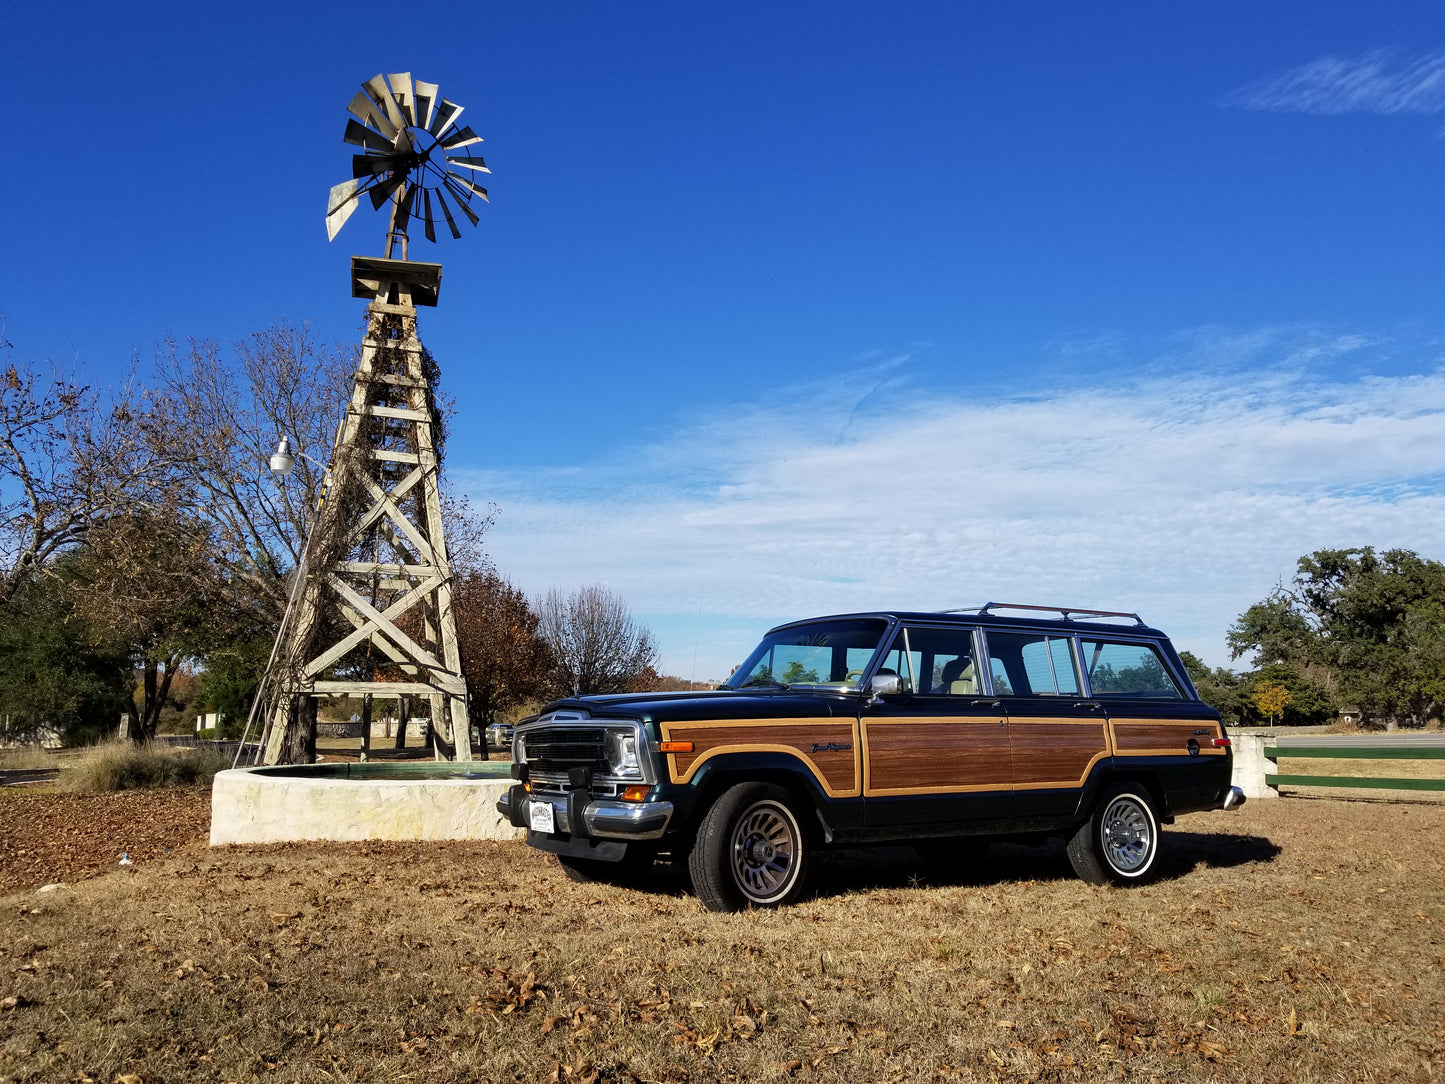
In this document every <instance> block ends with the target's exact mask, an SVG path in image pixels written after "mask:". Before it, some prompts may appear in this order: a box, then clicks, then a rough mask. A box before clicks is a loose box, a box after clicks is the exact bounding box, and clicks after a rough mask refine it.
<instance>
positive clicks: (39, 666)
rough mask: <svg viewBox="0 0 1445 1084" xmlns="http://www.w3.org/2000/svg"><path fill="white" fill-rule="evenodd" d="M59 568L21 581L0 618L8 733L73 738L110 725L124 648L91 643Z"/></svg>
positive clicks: (117, 703)
mask: <svg viewBox="0 0 1445 1084" xmlns="http://www.w3.org/2000/svg"><path fill="white" fill-rule="evenodd" d="M95 641H96V637H95V636H94V634H93V630H92V629H91V628H90V627H89V625H87V623H86V622H85V620H84V619H83V618H81V617H80V616H79V615H78V614H76V612H75V610H74V608H73V606H72V605H71V600H70V597H69V595H68V594H67V592H66V588H65V584H64V582H63V579H62V577H61V576H60V575H59V574H54V573H52V574H48V575H42V576H38V577H33V578H29V579H24V580H22V581H21V582H20V583H19V584H17V585H16V587H15V590H14V593H13V594H12V595H11V596H10V599H9V601H8V603H7V604H6V606H5V612H4V620H3V621H0V716H3V717H4V719H5V729H6V732H7V735H8V737H10V738H12V739H13V738H17V737H18V738H22V739H24V738H26V737H27V736H32V737H33V736H38V734H39V732H40V731H41V730H42V729H54V730H57V731H59V732H61V733H62V734H63V735H64V736H65V738H66V740H67V741H69V742H70V743H72V744H76V743H79V742H82V741H84V740H91V739H94V738H97V737H99V736H100V735H101V734H103V733H105V732H107V731H111V732H113V731H114V730H115V727H116V724H117V722H118V721H119V719H120V713H121V710H122V708H123V706H124V704H125V703H126V701H127V698H128V694H129V690H130V685H131V667H130V657H129V654H128V653H127V652H126V651H125V650H124V649H122V648H117V647H115V646H113V645H110V644H106V643H104V642H102V643H99V644H98V643H96V642H95Z"/></svg>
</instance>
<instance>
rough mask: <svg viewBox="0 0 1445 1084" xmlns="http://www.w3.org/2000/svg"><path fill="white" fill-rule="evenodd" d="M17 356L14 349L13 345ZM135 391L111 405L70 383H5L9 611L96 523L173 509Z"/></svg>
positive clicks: (0, 436)
mask: <svg viewBox="0 0 1445 1084" xmlns="http://www.w3.org/2000/svg"><path fill="white" fill-rule="evenodd" d="M7 347H8V344H7ZM144 438H145V425H144V419H143V418H142V417H140V416H139V414H138V412H137V410H136V409H135V404H134V402H133V399H132V396H131V394H130V392H129V389H128V388H127V389H122V390H121V391H120V392H119V393H118V394H117V395H116V396H115V397H114V398H112V399H108V400H107V399H103V398H102V397H101V396H99V395H98V394H96V393H95V392H93V391H91V389H89V388H87V387H84V386H82V385H79V384H77V383H75V382H73V381H71V380H69V379H67V378H65V377H64V376H61V375H58V374H52V375H49V376H46V375H43V374H42V373H41V371H40V370H39V369H37V368H36V367H34V366H29V365H16V364H9V365H8V366H7V367H6V369H5V371H4V373H3V375H0V606H3V605H4V604H5V602H6V601H8V600H9V598H10V596H11V595H12V594H13V593H14V591H15V588H16V586H17V585H18V584H19V583H21V582H22V581H24V580H25V579H27V578H28V577H31V576H34V575H35V574H36V573H38V572H39V571H40V570H41V569H42V568H44V567H45V565H46V564H47V562H49V561H50V560H51V559H52V558H53V557H55V556H56V555H57V554H59V553H61V552H63V551H64V550H66V549H68V548H69V547H71V546H73V545H75V544H76V543H77V542H79V541H80V540H81V539H83V538H84V537H85V536H86V533H87V532H88V531H90V530H91V529H92V528H93V527H94V526H95V525H96V524H97V523H101V522H104V521H105V520H106V519H107V518H108V517H110V516H113V515H116V514H118V513H120V512H123V511H125V510H128V509H132V508H136V507H159V506H160V505H162V504H164V502H165V500H166V499H167V498H166V487H165V485H164V483H163V481H162V475H163V464H162V463H160V462H158V461H157V460H156V459H155V458H154V457H153V456H152V455H150V454H149V451H148V449H147V448H146V443H145V439H144Z"/></svg>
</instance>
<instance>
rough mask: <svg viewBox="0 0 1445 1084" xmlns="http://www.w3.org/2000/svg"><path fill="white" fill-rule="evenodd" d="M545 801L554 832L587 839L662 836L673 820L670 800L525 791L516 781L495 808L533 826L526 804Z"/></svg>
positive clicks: (524, 825)
mask: <svg viewBox="0 0 1445 1084" xmlns="http://www.w3.org/2000/svg"><path fill="white" fill-rule="evenodd" d="M544 802H545V803H547V804H548V805H550V806H551V807H552V823H553V826H554V828H555V829H556V831H555V832H554V833H552V834H554V835H572V836H582V837H584V838H587V839H616V840H622V841H624V842H626V841H631V840H644V839H661V838H662V835H663V833H665V832H666V831H667V826H668V824H669V823H671V821H672V803H671V802H618V801H611V800H607V799H594V798H593V797H592V796H591V795H589V794H588V793H587V792H586V791H581V790H572V791H568V792H567V793H565V794H528V793H527V791H526V788H524V787H523V786H521V785H520V784H518V785H517V786H514V787H510V788H508V789H507V791H506V792H504V793H503V794H502V796H501V797H500V798H498V799H497V812H498V813H500V814H501V815H502V816H504V817H506V818H507V820H508V822H509V823H510V824H512V826H513V827H516V828H526V829H528V830H530V829H531V827H532V820H531V816H530V811H529V808H528V807H529V806H530V805H532V804H533V803H536V804H539V805H540V804H541V803H544Z"/></svg>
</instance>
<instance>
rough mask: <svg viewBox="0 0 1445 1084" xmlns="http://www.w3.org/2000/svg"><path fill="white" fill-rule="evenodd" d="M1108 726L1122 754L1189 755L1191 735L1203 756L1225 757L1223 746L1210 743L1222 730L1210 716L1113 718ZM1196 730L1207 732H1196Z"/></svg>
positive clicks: (1122, 755) (1117, 748)
mask: <svg viewBox="0 0 1445 1084" xmlns="http://www.w3.org/2000/svg"><path fill="white" fill-rule="evenodd" d="M1109 725H1110V726H1111V727H1112V728H1113V731H1114V749H1115V751H1116V752H1117V753H1118V755H1119V756H1121V757H1145V756H1186V755H1188V752H1189V739H1190V738H1193V739H1194V740H1195V741H1197V742H1198V743H1199V755H1200V756H1224V750H1223V749H1216V748H1214V747H1213V746H1212V745H1210V744H1209V742H1210V740H1211V739H1213V738H1217V737H1219V736H1220V731H1219V725H1218V724H1217V723H1215V722H1213V721H1211V720H1208V719H1111V720H1110V721H1109ZM1197 730H1202V731H1204V733H1203V734H1196V733H1195V731H1197Z"/></svg>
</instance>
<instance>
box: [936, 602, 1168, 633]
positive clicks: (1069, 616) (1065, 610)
mask: <svg viewBox="0 0 1445 1084" xmlns="http://www.w3.org/2000/svg"><path fill="white" fill-rule="evenodd" d="M993 610H1042V611H1044V612H1046V613H1051V614H1059V615H1060V616H1061V617H1063V619H1064V620H1065V621H1071V620H1073V618H1074V617H1075V615H1077V616H1080V617H1129V618H1132V619H1133V621H1134V624H1136V625H1138V626H1140V627H1141V628H1144V627H1147V626H1145V625H1144V619H1143V618H1142V617H1140V616H1139V615H1138V614H1133V613H1126V612H1125V611H1123V610H1084V609H1080V608H1079V607H1077V606H1030V605H1028V604H1027V603H1023V602H985V603H984V604H983V605H982V606H959V607H956V608H955V609H952V610H939V611H937V612H938V613H941V614H966V613H977V614H986V613H990V612H991V611H993Z"/></svg>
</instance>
